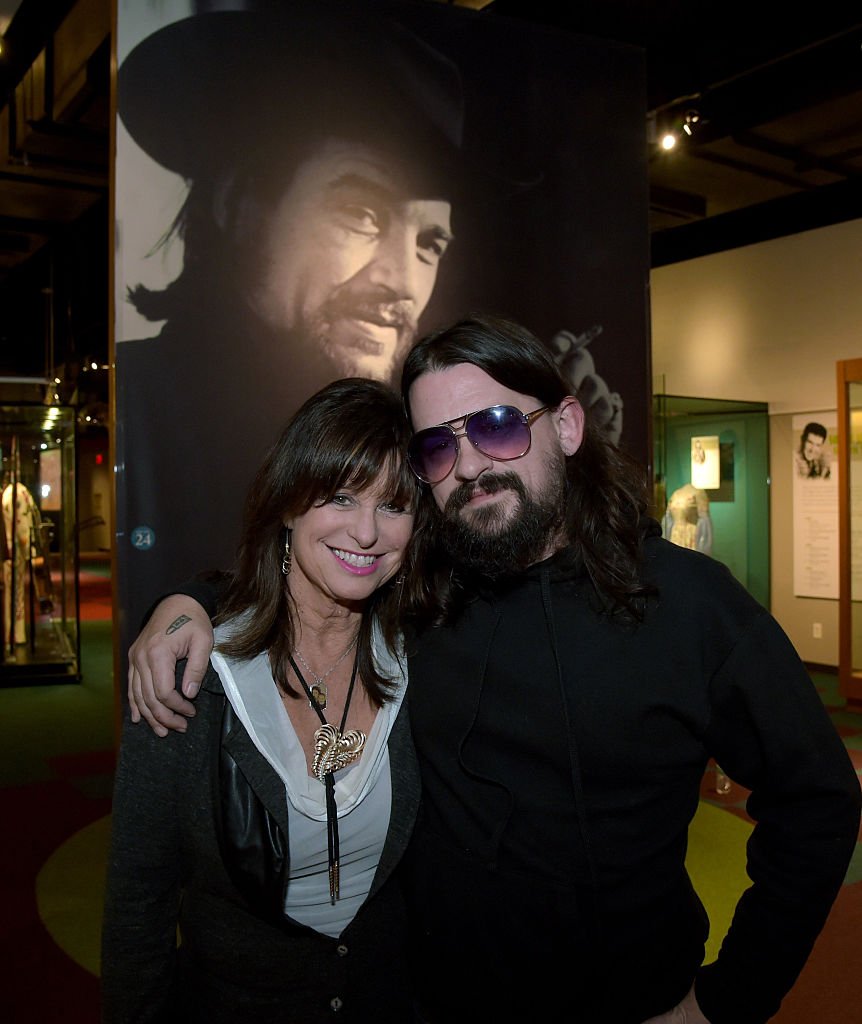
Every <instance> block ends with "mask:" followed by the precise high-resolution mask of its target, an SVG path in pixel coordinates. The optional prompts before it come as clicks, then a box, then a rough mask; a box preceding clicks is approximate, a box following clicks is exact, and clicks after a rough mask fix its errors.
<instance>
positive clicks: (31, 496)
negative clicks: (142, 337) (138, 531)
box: [0, 404, 81, 686]
mask: <svg viewBox="0 0 862 1024" xmlns="http://www.w3.org/2000/svg"><path fill="white" fill-rule="evenodd" d="M75 480H76V476H75V412H74V409H72V408H70V407H68V406H47V405H42V404H32V405H28V404H17V405H0V481H2V506H3V526H4V530H3V532H2V539H0V545H2V550H0V554H2V561H3V575H2V580H0V587H2V602H0V626H1V627H2V630H0V635H2V645H0V685H15V686H20V685H29V684H35V683H42V682H51V683H56V682H70V683H76V682H80V678H81V677H80V670H79V666H80V640H79V609H78V572H77V566H78V549H77V535H76V525H75V524H76V500H75V499H76V495H75Z"/></svg>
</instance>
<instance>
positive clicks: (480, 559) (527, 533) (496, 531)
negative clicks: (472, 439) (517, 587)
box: [438, 454, 566, 579]
mask: <svg viewBox="0 0 862 1024" xmlns="http://www.w3.org/2000/svg"><path fill="white" fill-rule="evenodd" d="M546 468H547V471H548V483H547V486H546V487H545V489H544V490H543V491H542V492H541V493H539V494H536V495H535V496H532V495H530V494H529V493H528V491H527V488H526V486H525V484H524V481H523V480H522V479H521V478H520V477H519V476H518V474H517V473H512V472H503V473H484V474H483V475H482V476H481V478H480V486H481V489H482V490H483V491H484V492H485V493H486V494H496V493H498V492H499V491H504V490H511V491H514V492H515V493H516V494H517V495H518V497H519V499H520V500H519V501H518V504H517V507H516V508H515V510H514V511H511V510H507V509H505V508H504V507H503V505H502V503H501V502H489V503H488V504H486V505H482V506H480V507H479V508H476V509H475V510H474V511H473V512H472V513H471V516H470V519H469V521H468V520H466V519H465V518H464V517H463V516H462V515H461V509H462V508H464V506H465V505H466V504H467V502H468V501H469V500H470V497H471V495H472V494H473V492H474V490H475V488H476V483H475V482H466V483H463V484H461V485H460V486H459V487H458V488H457V489H456V490H455V491H453V492H452V494H450V495H449V500H448V501H447V502H446V506H445V508H444V509H443V510H442V512H441V513H440V519H439V529H438V537H439V541H440V544H441V546H442V548H443V550H444V552H445V553H446V555H447V556H448V557H449V558H450V559H451V560H452V561H453V562H454V563H455V565H456V567H457V568H459V569H466V570H468V571H471V572H474V573H479V574H480V575H482V576H485V577H488V578H490V579H501V578H503V577H506V576H510V575H512V574H514V573H518V572H521V571H523V570H524V569H526V568H527V567H528V566H530V565H533V564H535V563H536V562H539V561H541V560H542V558H544V557H546V554H547V552H548V547H549V545H553V542H554V539H555V538H556V537H557V536H558V534H559V532H560V529H561V527H562V526H563V523H564V520H565V510H566V478H565V457H564V456H563V455H562V454H560V456H559V458H556V457H553V456H552V457H551V458H549V459H548V461H547V464H546Z"/></svg>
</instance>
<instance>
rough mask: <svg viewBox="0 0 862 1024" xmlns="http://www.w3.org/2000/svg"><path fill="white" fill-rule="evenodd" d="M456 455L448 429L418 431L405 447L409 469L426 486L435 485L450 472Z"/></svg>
mask: <svg viewBox="0 0 862 1024" xmlns="http://www.w3.org/2000/svg"><path fill="white" fill-rule="evenodd" d="M457 454H458V447H457V442H456V441H455V435H454V434H453V433H452V430H451V428H449V427H429V428H428V429H427V430H420V431H419V433H418V434H414V435H413V437H411V438H410V443H409V444H408V445H407V461H408V462H409V463H410V468H411V469H412V470H413V472H414V473H415V474H416V476H418V477H419V479H420V480H424V481H425V483H428V484H436V483H437V482H438V481H439V480H442V479H443V477H445V476H447V475H448V474H449V473H450V472H451V470H452V467H453V466H454V465H455V458H456V457H457Z"/></svg>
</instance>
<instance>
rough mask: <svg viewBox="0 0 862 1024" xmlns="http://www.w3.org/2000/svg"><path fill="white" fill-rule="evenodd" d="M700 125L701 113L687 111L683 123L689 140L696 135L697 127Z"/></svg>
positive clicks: (683, 128)
mask: <svg viewBox="0 0 862 1024" xmlns="http://www.w3.org/2000/svg"><path fill="white" fill-rule="evenodd" d="M699 124H700V112H699V111H697V110H693V109H692V110H687V111H686V112H685V116H684V118H683V122H682V130H683V131H684V132H685V134H686V135H688V136H689V138H690V137H691V136H692V135H694V133H695V132H696V131H697V126H698V125H699Z"/></svg>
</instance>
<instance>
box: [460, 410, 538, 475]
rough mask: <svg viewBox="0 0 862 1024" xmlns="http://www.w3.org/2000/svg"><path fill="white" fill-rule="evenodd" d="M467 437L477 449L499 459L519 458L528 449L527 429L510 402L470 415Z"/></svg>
mask: <svg viewBox="0 0 862 1024" xmlns="http://www.w3.org/2000/svg"><path fill="white" fill-rule="evenodd" d="M467 437H468V439H469V440H470V442H471V444H473V445H474V446H475V447H476V448H478V449H479V451H480V452H484V454H485V455H490V456H491V458H492V459H500V460H501V461H503V462H505V461H506V460H508V459H517V458H519V457H520V456H521V455H524V454H526V452H527V451H528V450H529V448H530V428H529V427H528V426H527V424H526V423H525V421H524V414H523V413H522V412H521V411H520V409H516V408H515V407H514V406H511V405H495V406H494V408H493V409H483V410H482V411H481V412H477V413H476V414H475V416H471V417H470V419H469V420H468V421H467Z"/></svg>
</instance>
